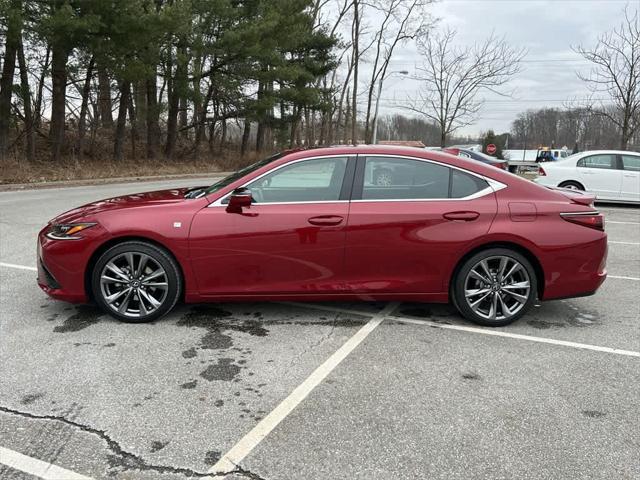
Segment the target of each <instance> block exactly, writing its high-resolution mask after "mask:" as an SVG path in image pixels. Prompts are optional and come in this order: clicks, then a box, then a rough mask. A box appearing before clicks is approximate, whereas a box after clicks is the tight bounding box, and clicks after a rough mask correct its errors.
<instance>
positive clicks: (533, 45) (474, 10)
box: [380, 0, 640, 135]
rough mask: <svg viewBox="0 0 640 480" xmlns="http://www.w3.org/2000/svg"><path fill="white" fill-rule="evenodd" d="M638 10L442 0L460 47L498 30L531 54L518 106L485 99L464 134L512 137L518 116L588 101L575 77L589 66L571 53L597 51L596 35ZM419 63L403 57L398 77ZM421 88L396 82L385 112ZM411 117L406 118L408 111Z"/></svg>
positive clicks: (398, 59) (593, 0)
mask: <svg viewBox="0 0 640 480" xmlns="http://www.w3.org/2000/svg"><path fill="white" fill-rule="evenodd" d="M626 4H629V6H630V8H632V9H635V8H637V6H636V5H639V4H640V1H639V0H635V1H631V2H629V1H627V0H546V1H543V0H442V1H441V2H440V3H438V4H436V5H434V6H433V8H432V11H433V14H434V16H435V17H438V18H440V22H439V23H438V27H437V28H442V27H444V26H448V27H451V28H454V29H455V30H457V32H458V35H457V37H456V38H457V43H460V44H473V43H474V42H481V41H482V40H483V39H484V38H486V37H487V36H488V35H490V33H491V32H492V31H494V32H495V33H496V34H497V35H499V36H504V37H505V38H506V40H507V41H508V42H509V43H510V44H511V45H512V46H514V47H525V48H526V49H527V50H528V54H527V56H526V58H525V60H524V63H523V69H522V72H521V73H519V74H518V75H517V76H516V77H514V78H513V81H512V82H510V84H509V86H508V88H509V89H514V88H515V95H514V96H513V98H512V99H508V98H503V97H499V96H496V95H494V94H488V95H484V97H485V98H486V100H487V101H486V104H485V106H484V107H483V109H482V111H481V112H480V115H479V117H478V120H477V122H476V123H475V125H473V126H470V127H467V128H466V129H465V130H464V131H463V133H469V134H474V135H475V134H477V133H479V132H480V131H485V130H487V129H489V128H492V129H494V130H495V131H496V132H497V133H500V132H504V131H508V130H509V129H510V125H511V122H512V121H513V120H514V118H515V117H516V115H517V113H518V112H521V111H524V110H526V109H529V108H542V107H559V108H561V107H563V105H565V102H566V101H567V100H571V99H575V98H585V97H586V96H587V95H588V94H589V91H588V90H587V89H586V87H585V85H584V84H583V82H581V81H580V80H579V79H578V78H577V76H576V71H582V72H585V73H587V72H588V71H589V68H588V63H587V62H585V61H584V60H583V59H582V58H581V57H580V56H578V55H577V54H575V53H574V52H573V51H572V50H571V46H572V45H576V44H583V45H585V46H591V45H593V44H594V42H595V41H596V38H597V36H598V35H599V34H600V33H602V32H604V31H607V30H611V29H612V28H614V27H616V26H618V24H619V23H620V18H621V15H622V12H623V10H624V7H625V5H626ZM416 62H420V56H419V55H418V53H417V52H416V50H415V47H414V46H412V45H407V46H406V47H405V48H403V49H400V50H398V51H397V53H396V55H395V56H394V60H393V61H392V66H393V69H394V70H408V71H409V72H410V73H413V72H414V71H415V64H416ZM418 88H419V84H418V83H417V82H416V81H413V80H410V79H408V78H398V77H395V78H394V77H392V78H390V79H389V80H387V83H385V87H384V92H383V94H382V97H381V103H380V105H381V111H382V112H383V113H394V112H403V110H402V109H400V108H398V107H397V106H395V105H397V104H402V103H403V100H405V99H406V98H407V96H411V95H412V93H413V92H415V91H416V89H418ZM404 112H405V113H407V112H406V111H404Z"/></svg>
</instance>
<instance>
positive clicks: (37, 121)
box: [33, 44, 51, 129]
mask: <svg viewBox="0 0 640 480" xmlns="http://www.w3.org/2000/svg"><path fill="white" fill-rule="evenodd" d="M50 58H51V45H48V44H47V53H46V54H45V57H44V64H43V65H42V72H41V73H40V78H39V79H38V91H37V92H36V101H35V105H34V106H33V125H34V128H36V129H39V128H40V125H41V123H42V95H43V92H44V81H45V79H46V77H47V72H48V70H49V59H50Z"/></svg>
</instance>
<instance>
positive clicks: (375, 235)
mask: <svg viewBox="0 0 640 480" xmlns="http://www.w3.org/2000/svg"><path fill="white" fill-rule="evenodd" d="M462 209H464V210H466V211H471V212H477V213H479V214H480V215H479V217H478V218H477V219H476V220H475V221H464V220H447V219H446V218H444V216H443V215H445V214H447V213H449V212H457V211H460V210H462ZM495 215H496V200H495V195H494V194H489V195H486V196H484V197H482V198H478V199H475V200H469V201H456V200H443V201H417V202H354V203H352V205H351V210H350V212H349V228H348V232H347V246H346V269H345V270H346V272H347V277H346V278H347V284H348V288H349V289H350V290H353V291H354V292H358V293H366V294H371V295H375V294H376V293H391V292H396V293H412V294H429V295H431V296H432V297H431V299H432V298H433V295H434V294H440V295H439V298H443V299H445V301H446V297H447V283H448V282H447V280H446V279H448V278H449V276H450V275H451V273H452V272H453V269H454V268H455V266H456V264H457V263H458V261H459V260H460V258H461V252H462V251H464V250H465V248H466V246H467V244H468V243H469V242H470V241H473V240H475V239H476V238H480V237H482V236H484V235H485V234H486V233H487V232H488V231H489V228H490V227H491V223H492V221H493V218H494V217H495Z"/></svg>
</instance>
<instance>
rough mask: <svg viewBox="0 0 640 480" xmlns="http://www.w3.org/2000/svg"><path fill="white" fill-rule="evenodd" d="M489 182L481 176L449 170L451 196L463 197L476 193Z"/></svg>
mask: <svg viewBox="0 0 640 480" xmlns="http://www.w3.org/2000/svg"><path fill="white" fill-rule="evenodd" d="M488 186H489V184H488V183H487V182H486V181H485V180H483V179H482V178H478V177H476V176H474V175H469V174H468V173H464V172H461V171H460V170H455V169H453V170H452V172H451V198H464V197H468V196H470V195H473V194H474V193H478V192H480V191H482V190H484V189H485V188H487V187H488Z"/></svg>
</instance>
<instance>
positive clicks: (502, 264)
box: [498, 257, 509, 282]
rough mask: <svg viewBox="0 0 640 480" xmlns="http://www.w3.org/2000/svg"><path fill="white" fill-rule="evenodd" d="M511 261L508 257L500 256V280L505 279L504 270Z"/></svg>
mask: <svg viewBox="0 0 640 480" xmlns="http://www.w3.org/2000/svg"><path fill="white" fill-rule="evenodd" d="M508 263H509V259H508V258H507V257H501V258H500V266H499V267H498V281H500V282H501V281H502V280H503V279H504V271H505V270H506V268H507V264H508Z"/></svg>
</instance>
